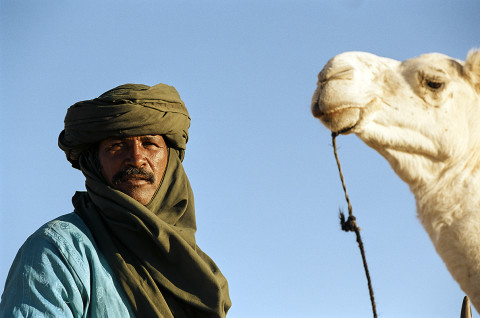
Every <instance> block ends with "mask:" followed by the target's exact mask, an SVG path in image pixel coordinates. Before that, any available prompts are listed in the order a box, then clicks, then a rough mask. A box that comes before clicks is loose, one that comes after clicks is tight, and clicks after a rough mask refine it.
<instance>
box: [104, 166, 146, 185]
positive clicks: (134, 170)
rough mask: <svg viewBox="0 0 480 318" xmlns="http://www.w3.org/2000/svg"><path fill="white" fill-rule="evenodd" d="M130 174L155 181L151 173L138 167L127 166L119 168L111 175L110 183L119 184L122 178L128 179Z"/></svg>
mask: <svg viewBox="0 0 480 318" xmlns="http://www.w3.org/2000/svg"><path fill="white" fill-rule="evenodd" d="M131 176H135V177H138V176H141V177H142V179H144V180H146V181H148V182H150V183H153V182H154V181H155V176H154V175H153V173H151V172H149V171H146V170H145V169H143V168H138V167H127V168H125V169H123V170H120V171H119V172H117V173H116V174H115V175H114V176H113V177H112V183H113V184H114V185H118V184H120V183H121V182H122V181H123V180H124V179H129V177H131Z"/></svg>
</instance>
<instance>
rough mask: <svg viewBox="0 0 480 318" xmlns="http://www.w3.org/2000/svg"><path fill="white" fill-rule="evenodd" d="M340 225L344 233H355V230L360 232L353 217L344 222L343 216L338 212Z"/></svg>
mask: <svg viewBox="0 0 480 318" xmlns="http://www.w3.org/2000/svg"><path fill="white" fill-rule="evenodd" d="M340 225H341V226H342V230H343V231H345V232H356V231H357V230H360V228H359V227H358V225H357V219H356V218H355V216H353V215H350V216H349V217H348V219H346V220H345V215H344V214H343V212H342V211H340Z"/></svg>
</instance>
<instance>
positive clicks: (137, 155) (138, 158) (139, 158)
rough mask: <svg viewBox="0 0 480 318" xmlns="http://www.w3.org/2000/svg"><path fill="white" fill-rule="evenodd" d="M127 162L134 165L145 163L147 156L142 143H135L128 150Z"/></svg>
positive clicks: (138, 165)
mask: <svg viewBox="0 0 480 318" xmlns="http://www.w3.org/2000/svg"><path fill="white" fill-rule="evenodd" d="M127 163H128V164H130V165H132V166H134V167H141V166H143V165H145V163H146V158H145V152H144V151H143V148H142V147H141V145H138V144H134V145H132V146H131V147H130V149H129V152H128V158H127Z"/></svg>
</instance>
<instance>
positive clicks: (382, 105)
mask: <svg viewBox="0 0 480 318" xmlns="http://www.w3.org/2000/svg"><path fill="white" fill-rule="evenodd" d="M312 113H313V115H314V116H315V117H317V118H319V119H320V120H321V121H322V123H323V124H324V125H325V126H326V127H327V128H329V129H330V130H331V131H333V132H338V133H343V134H348V133H355V134H356V135H358V136H359V137H360V139H362V140H363V141H364V142H365V143H367V144H368V145H369V146H371V147H372V148H374V149H375V150H377V151H378V152H379V153H380V154H382V155H383V156H384V157H385V158H386V159H387V160H388V161H389V162H390V164H391V165H392V167H393V168H394V169H395V171H396V172H397V174H398V175H399V176H400V177H401V178H402V179H403V180H405V181H406V182H408V183H410V184H411V183H415V181H420V179H425V176H429V175H432V173H433V174H438V173H439V169H440V170H442V169H443V168H444V167H445V165H448V164H450V163H451V162H452V161H455V160H456V159H458V160H460V157H462V156H465V155H466V154H467V152H468V151H469V150H471V149H475V147H476V148H478V147H480V51H471V52H470V53H469V55H468V57H467V59H466V61H465V63H464V62H462V61H457V60H454V59H452V58H449V57H448V56H445V55H441V54H437V53H433V54H426V55H422V56H420V57H417V58H413V59H410V60H406V61H403V62H399V61H395V60H392V59H387V58H383V57H378V56H375V55H373V54H369V53H362V52H347V53H343V54H340V55H338V56H336V57H334V58H333V59H331V60H330V61H329V62H328V63H327V64H326V65H325V67H324V68H323V70H322V71H321V72H320V74H319V76H318V86H317V89H316V91H315V94H314V96H313V101H312ZM476 151H477V152H478V150H476ZM423 181H427V180H423Z"/></svg>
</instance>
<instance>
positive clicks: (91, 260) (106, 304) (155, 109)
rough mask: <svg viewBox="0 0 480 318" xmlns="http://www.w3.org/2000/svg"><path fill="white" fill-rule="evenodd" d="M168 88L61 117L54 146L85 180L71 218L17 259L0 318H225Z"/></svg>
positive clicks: (119, 90) (180, 119) (88, 104)
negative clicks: (198, 239)
mask: <svg viewBox="0 0 480 318" xmlns="http://www.w3.org/2000/svg"><path fill="white" fill-rule="evenodd" d="M189 126H190V117H189V115H188V112H187V109H186V108H185V105H184V103H183V101H182V100H181V99H180V96H179V95H178V93H177V91H176V90H175V88H173V87H171V86H167V85H164V84H159V85H155V86H152V87H149V86H146V85H137V84H126V85H122V86H119V87H116V88H114V89H112V90H110V91H108V92H106V93H104V94H102V95H101V96H100V97H98V98H95V99H93V100H87V101H82V102H78V103H76V104H74V105H73V106H71V107H70V108H69V109H68V111H67V115H66V117H65V129H64V130H63V131H62V132H61V133H60V136H59V140H58V143H59V146H60V148H61V149H62V150H63V151H64V152H65V154H66V156H67V159H68V160H69V161H70V162H71V163H72V166H73V167H75V168H77V169H80V170H81V171H82V172H83V174H84V175H85V177H86V182H85V184H86V189H87V191H86V192H77V193H76V194H75V195H74V196H73V199H72V201H73V205H74V207H75V212H73V213H70V214H67V215H64V216H61V217H59V218H58V219H55V220H53V221H51V222H49V223H47V224H46V225H44V226H42V227H41V228H40V229H39V230H38V231H36V232H35V233H34V234H33V235H32V236H30V237H29V238H28V239H27V241H26V242H25V244H24V245H23V246H22V247H21V248H20V251H19V252H18V254H17V256H16V258H15V260H14V263H13V265H12V268H11V269H10V272H9V275H8V277H7V281H6V285H5V291H4V293H3V295H2V300H1V303H0V317H225V316H226V313H227V311H228V309H229V308H230V306H231V302H230V298H229V293H228V285H227V281H226V280H225V278H224V277H223V275H222V274H221V272H220V270H219V269H218V268H217V266H216V265H215V263H214V262H213V261H212V260H211V259H210V258H209V257H208V256H207V255H206V254H205V253H203V252H202V251H201V250H200V248H199V247H198V246H197V245H196V243H195V231H196V224H195V212H194V203H193V194H192V191H191V188H190V184H189V181H188V179H187V176H186V174H185V172H184V170H183V167H182V163H181V162H182V160H183V157H184V154H185V146H186V143H187V141H188V128H189Z"/></svg>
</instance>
